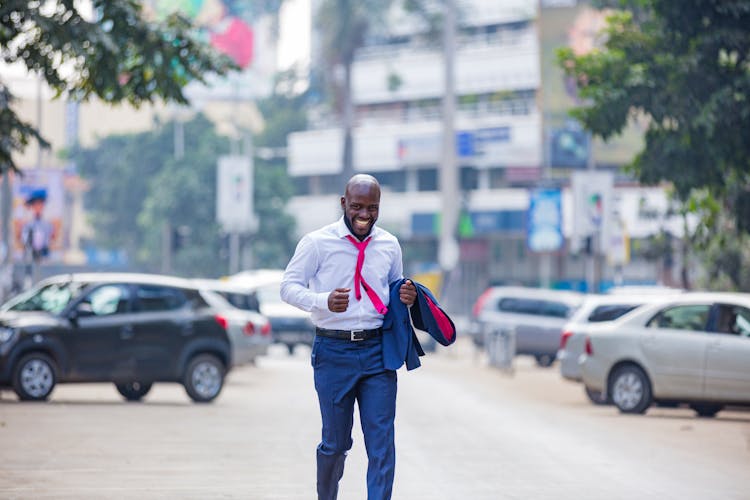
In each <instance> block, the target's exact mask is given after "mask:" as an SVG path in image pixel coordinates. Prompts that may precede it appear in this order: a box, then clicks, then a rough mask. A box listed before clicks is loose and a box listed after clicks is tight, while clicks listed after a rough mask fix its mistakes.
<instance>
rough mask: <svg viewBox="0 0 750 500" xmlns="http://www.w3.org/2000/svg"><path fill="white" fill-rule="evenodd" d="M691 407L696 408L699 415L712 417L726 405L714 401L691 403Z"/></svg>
mask: <svg viewBox="0 0 750 500" xmlns="http://www.w3.org/2000/svg"><path fill="white" fill-rule="evenodd" d="M690 408H692V409H693V410H695V413H697V414H698V416H699V417H706V418H711V417H715V416H716V414H717V413H719V412H720V411H721V410H722V409H723V408H724V406H723V405H719V404H712V403H696V404H692V405H690Z"/></svg>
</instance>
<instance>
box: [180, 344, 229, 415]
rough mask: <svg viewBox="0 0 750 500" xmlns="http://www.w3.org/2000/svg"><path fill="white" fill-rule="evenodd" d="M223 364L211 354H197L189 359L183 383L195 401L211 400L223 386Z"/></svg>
mask: <svg viewBox="0 0 750 500" xmlns="http://www.w3.org/2000/svg"><path fill="white" fill-rule="evenodd" d="M224 372H225V369H224V365H223V364H222V363H221V361H219V358H217V357H216V356H213V355H211V354H199V355H198V356H196V357H194V358H193V359H191V360H190V362H189V363H188V365H187V369H186V370H185V378H184V380H183V385H184V386H185V390H186V391H187V393H188V396H190V399H192V400H193V401H195V402H196V403H208V402H209V401H213V400H214V398H216V396H218V395H219V393H220V392H221V388H222V387H223V386H224Z"/></svg>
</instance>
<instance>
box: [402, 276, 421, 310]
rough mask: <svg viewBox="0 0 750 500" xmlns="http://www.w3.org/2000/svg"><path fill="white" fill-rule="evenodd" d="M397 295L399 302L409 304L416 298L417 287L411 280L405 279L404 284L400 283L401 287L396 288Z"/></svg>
mask: <svg viewBox="0 0 750 500" xmlns="http://www.w3.org/2000/svg"><path fill="white" fill-rule="evenodd" d="M398 295H399V298H400V299H401V302H403V303H404V304H406V305H407V306H410V305H412V304H414V301H415V300H417V287H416V286H414V283H412V282H411V280H406V281H405V282H404V284H403V285H401V288H399V289H398Z"/></svg>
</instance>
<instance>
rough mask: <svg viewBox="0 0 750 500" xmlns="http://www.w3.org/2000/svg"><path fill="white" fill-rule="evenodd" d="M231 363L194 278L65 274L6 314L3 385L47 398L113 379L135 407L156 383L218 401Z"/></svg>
mask: <svg viewBox="0 0 750 500" xmlns="http://www.w3.org/2000/svg"><path fill="white" fill-rule="evenodd" d="M230 366H231V348H230V342H229V338H228V336H227V332H226V325H225V324H224V323H223V322H222V321H221V319H220V317H218V316H217V311H216V310H215V309H213V308H212V307H211V306H209V305H208V304H207V303H206V301H205V299H204V298H203V297H202V296H201V294H200V293H199V291H198V290H197V289H196V288H194V287H193V286H192V285H191V284H190V282H189V281H186V280H182V279H178V278H173V277H169V276H157V275H146V274H112V273H90V274H68V275H61V276H54V277H51V278H48V279H46V280H44V281H42V282H40V283H39V284H38V285H37V286H35V287H34V288H32V289H31V290H29V291H27V292H25V293H22V294H20V295H18V296H16V297H14V298H11V299H10V300H9V301H7V302H6V303H5V304H3V305H2V306H1V307H0V386H4V387H12V388H13V390H14V391H15V392H16V394H17V395H18V397H19V398H20V399H21V400H36V401H38V400H45V399H47V398H48V397H49V395H50V393H51V392H52V390H53V389H54V387H55V385H56V384H58V383H67V382H113V383H114V384H115V387H116V388H117V390H118V391H119V392H120V394H122V396H123V397H124V398H125V399H127V400H131V401H137V400H140V399H141V398H142V397H143V396H145V395H146V394H147V393H148V392H149V390H150V389H151V386H152V384H153V383H154V382H178V383H181V384H182V385H183V386H184V387H185V390H186V391H187V393H188V395H189V396H190V398H191V399H192V400H193V401H196V402H208V401H212V400H213V399H214V398H216V397H217V396H218V395H219V393H220V392H221V389H222V387H223V384H224V376H225V374H226V373H227V371H228V370H229V367H230Z"/></svg>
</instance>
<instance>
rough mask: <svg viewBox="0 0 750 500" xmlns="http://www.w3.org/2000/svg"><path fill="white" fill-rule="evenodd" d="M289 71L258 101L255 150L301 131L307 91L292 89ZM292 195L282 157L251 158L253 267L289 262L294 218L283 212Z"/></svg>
mask: <svg viewBox="0 0 750 500" xmlns="http://www.w3.org/2000/svg"><path fill="white" fill-rule="evenodd" d="M295 82H296V75H295V74H294V72H293V71H290V72H286V73H282V74H280V75H279V76H278V78H277V82H276V85H274V91H273V93H272V94H271V95H270V96H268V97H267V98H265V99H261V100H260V101H258V108H259V109H260V112H261V114H262V115H263V118H264V121H265V126H264V129H263V131H262V132H261V133H259V134H258V135H257V136H256V137H255V140H254V143H255V146H256V147H257V148H258V149H261V148H272V149H282V148H285V147H286V138H287V136H288V135H289V134H290V133H291V132H296V131H298V130H305V129H306V128H307V117H306V113H305V109H306V106H305V104H306V102H307V98H308V96H307V94H306V93H302V94H299V93H295V92H294V91H293V89H294V87H295ZM293 194H294V185H293V184H292V181H291V179H290V178H289V176H288V175H287V162H286V159H285V158H283V157H275V158H269V159H263V158H258V157H256V159H255V213H256V214H257V216H258V218H259V220H260V227H259V230H258V233H257V234H256V236H255V237H254V238H252V240H251V246H252V252H253V257H254V261H255V264H256V267H259V268H260V267H267V268H282V267H285V266H286V264H287V263H288V262H289V258H290V257H291V256H292V253H293V252H294V247H295V245H296V244H297V241H296V237H295V234H294V225H295V224H294V218H293V217H292V216H291V215H289V214H288V213H286V212H285V211H284V209H285V207H286V203H287V201H288V200H289V199H290V198H291V197H292V195H293Z"/></svg>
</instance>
